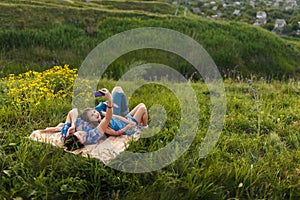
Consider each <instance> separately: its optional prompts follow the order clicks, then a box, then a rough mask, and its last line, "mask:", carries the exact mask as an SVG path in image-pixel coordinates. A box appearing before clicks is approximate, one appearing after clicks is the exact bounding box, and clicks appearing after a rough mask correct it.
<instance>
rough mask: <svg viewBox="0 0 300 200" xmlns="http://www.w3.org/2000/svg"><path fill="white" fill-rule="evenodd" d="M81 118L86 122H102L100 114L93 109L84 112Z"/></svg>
mask: <svg viewBox="0 0 300 200" xmlns="http://www.w3.org/2000/svg"><path fill="white" fill-rule="evenodd" d="M80 118H81V119H82V120H84V121H86V122H99V121H101V115H100V113H99V112H98V111H97V110H95V109H93V108H86V109H84V110H83V112H82V114H81V116H80Z"/></svg>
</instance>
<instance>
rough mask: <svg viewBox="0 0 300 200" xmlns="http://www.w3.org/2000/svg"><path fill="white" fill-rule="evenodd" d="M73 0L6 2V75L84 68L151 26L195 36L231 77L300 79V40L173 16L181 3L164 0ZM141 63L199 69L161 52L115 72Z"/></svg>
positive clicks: (139, 55) (0, 15)
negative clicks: (119, 40) (113, 44)
mask: <svg viewBox="0 0 300 200" xmlns="http://www.w3.org/2000/svg"><path fill="white" fill-rule="evenodd" d="M71 2H73V3H70V2H69V1H46V0H35V1H25V0H23V1H16V0H14V1H9V0H4V1H1V3H0V30H1V31H0V48H1V50H2V51H1V57H0V67H1V69H0V76H6V75H7V74H9V73H21V72H24V71H27V70H28V69H33V70H43V69H46V68H49V67H51V66H53V65H56V64H57V65H62V64H65V63H68V64H70V65H71V66H73V67H79V66H80V65H81V63H82V61H83V60H84V58H85V57H86V55H87V54H88V53H89V52H90V51H91V50H92V49H93V48H94V47H96V46H97V45H98V44H99V43H100V42H102V41H104V40H105V39H107V38H108V37H110V36H113V35H114V34H116V33H120V32H122V31H126V30H129V29H132V28H138V27H148V26H152V27H165V28H170V29H173V30H177V31H179V32H182V33H184V34H187V35H189V36H191V37H192V38H194V39H195V40H197V41H198V42H199V43H200V44H201V45H202V46H203V47H204V48H205V49H206V50H207V51H208V53H209V54H210V55H211V56H212V58H213V59H214V61H215V63H216V64H217V66H218V67H219V70H220V71H221V72H222V73H223V74H224V75H225V74H226V75H228V74H233V73H231V72H233V71H234V74H236V72H237V73H242V74H243V75H244V76H248V75H250V74H259V75H261V76H266V75H270V76H271V77H276V78H282V77H283V76H286V75H288V76H291V75H292V76H299V71H300V70H299V68H300V65H299V64H298V63H300V45H299V42H293V43H292V42H287V41H286V40H284V39H282V38H280V37H279V36H277V35H275V34H273V33H270V32H267V31H265V30H263V29H261V28H258V27H253V26H250V25H247V24H243V23H231V22H216V21H211V20H208V19H204V18H200V17H196V16H192V15H189V17H186V18H184V17H180V16H179V17H174V11H175V10H176V8H177V7H176V6H173V5H170V4H167V3H164V2H160V1H130V3H129V2H127V1H119V0H118V1H112V0H111V1H100V0H94V1H91V2H89V3H86V2H82V1H79V0H77V1H74V0H73V1H71ZM180 12H183V11H182V10H180ZM137 61H140V62H158V63H163V64H167V65H169V66H172V67H174V68H176V69H178V70H179V71H180V72H181V73H183V74H185V75H186V76H190V75H191V74H193V71H194V70H193V69H192V67H191V66H190V65H189V64H188V63H186V61H185V60H183V59H182V58H178V56H176V55H173V54H170V53H168V52H161V51H158V50H141V51H138V52H134V53H129V54H127V55H124V56H122V57H121V58H120V59H118V60H117V61H115V62H114V63H113V64H112V66H111V68H110V69H109V70H110V71H114V72H115V71H117V72H118V73H115V74H114V76H113V78H117V77H118V76H119V75H120V74H121V72H122V71H124V70H126V69H127V68H129V67H130V65H132V64H134V63H135V62H137ZM117 68H118V70H116V69H117ZM108 74H110V73H108Z"/></svg>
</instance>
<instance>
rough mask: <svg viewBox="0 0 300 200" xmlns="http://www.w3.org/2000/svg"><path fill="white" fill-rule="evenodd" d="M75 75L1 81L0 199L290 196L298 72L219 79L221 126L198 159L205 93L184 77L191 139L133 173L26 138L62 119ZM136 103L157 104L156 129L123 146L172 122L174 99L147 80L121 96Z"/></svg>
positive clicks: (141, 147)
mask: <svg viewBox="0 0 300 200" xmlns="http://www.w3.org/2000/svg"><path fill="white" fill-rule="evenodd" d="M76 74H77V70H76V69H75V68H74V69H70V68H69V67H68V65H65V66H53V67H52V68H50V69H47V70H45V71H41V72H34V71H27V72H25V73H21V74H18V75H14V74H11V75H9V76H7V77H4V78H2V79H1V80H0V91H1V93H0V99H1V101H0V103H1V104H0V124H1V127H0V180H1V181H0V199H299V197H300V150H299V147H300V107H299V104H300V99H299V95H300V82H299V81H298V80H293V79H290V80H286V81H277V80H268V81H266V79H265V78H264V77H259V78H257V77H255V76H252V77H249V78H248V79H240V80H234V79H232V78H230V77H227V78H226V79H224V85H225V91H226V99H227V100H226V101H227V102H226V104H227V105H226V107H227V112H226V116H225V123H224V128H223V130H222V132H221V136H220V138H219V139H218V142H217V144H216V146H215V147H214V148H213V150H212V151H211V152H210V153H209V154H208V155H207V156H206V157H204V158H203V157H201V156H200V154H199V151H200V146H201V143H202V142H203V139H204V137H205V134H206V131H207V126H208V124H209V120H210V106H209V105H210V95H211V94H210V93H209V91H208V90H207V87H206V85H205V84H204V83H203V82H200V81H199V82H192V81H191V82H190V85H191V87H192V88H193V89H194V91H195V92H196V96H197V100H198V106H199V108H200V116H199V124H198V131H197V135H196V137H195V139H194V140H193V142H192V145H191V146H190V147H189V148H188V150H187V151H186V152H185V153H184V154H183V155H182V156H181V157H179V159H177V160H176V161H175V162H173V163H172V164H170V165H168V166H166V167H164V168H162V169H160V170H157V171H153V172H148V173H140V174H135V173H126V172H121V171H118V170H114V169H112V168H109V167H107V166H105V165H104V164H102V163H101V162H100V161H99V160H97V159H93V158H84V157H81V156H79V155H73V154H70V153H66V152H65V151H64V150H63V149H61V148H56V147H53V146H51V145H48V144H43V143H38V142H35V141H32V140H30V139H28V136H29V135H30V133H31V132H32V131H33V130H36V129H42V128H45V127H47V126H55V125H56V124H58V123H59V122H62V121H64V119H65V116H66V114H67V113H68V111H69V110H70V109H71V108H72V106H71V100H72V92H73V85H74V80H75V79H76ZM115 84H116V81H114V80H110V79H106V78H103V79H101V80H100V81H99V84H98V87H99V88H101V87H107V88H108V89H110V90H111V89H112V88H113V87H114V86H115ZM139 102H144V103H145V104H146V105H147V107H148V108H150V107H151V106H152V105H154V104H158V103H159V104H160V105H162V106H164V108H165V110H166V114H167V120H166V123H165V124H164V127H163V128H162V129H161V130H160V131H159V132H157V133H156V134H155V136H153V137H151V138H141V139H140V140H138V141H135V142H132V143H131V144H130V147H129V148H128V149H127V151H132V152H150V151H155V150H158V149H160V148H163V147H164V146H165V145H167V144H168V143H169V142H170V141H172V139H173V138H174V136H175V135H176V133H177V131H178V128H179V124H178V121H179V120H180V118H181V117H182V116H180V113H179V112H178V107H179V102H178V100H177V98H176V97H175V96H174V95H173V94H172V92H171V91H169V90H167V89H165V88H164V87H162V86H160V85H157V84H146V85H144V86H143V87H141V88H139V89H138V90H136V91H135V93H134V94H133V95H132V96H131V97H130V102H129V107H130V108H133V107H134V106H135V105H136V104H137V103H139ZM95 103H97V102H95ZM150 121H151V116H150ZM191 123H193V122H191ZM150 124H151V123H150Z"/></svg>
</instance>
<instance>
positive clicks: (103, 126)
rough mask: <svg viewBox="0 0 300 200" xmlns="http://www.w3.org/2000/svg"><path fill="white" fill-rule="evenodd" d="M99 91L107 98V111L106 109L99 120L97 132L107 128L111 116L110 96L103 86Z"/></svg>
mask: <svg viewBox="0 0 300 200" xmlns="http://www.w3.org/2000/svg"><path fill="white" fill-rule="evenodd" d="M100 91H101V92H103V93H104V97H105V98H106V100H107V111H106V114H105V117H104V118H103V119H102V120H101V122H100V124H99V125H98V126H97V129H98V131H99V133H105V132H106V129H107V128H108V125H109V122H110V120H111V118H112V113H113V107H112V105H113V103H112V96H111V94H110V92H109V91H108V90H107V89H106V88H103V89H101V90H100Z"/></svg>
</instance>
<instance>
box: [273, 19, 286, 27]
mask: <svg viewBox="0 0 300 200" xmlns="http://www.w3.org/2000/svg"><path fill="white" fill-rule="evenodd" d="M285 26H286V21H285V20H284V19H276V21H275V24H274V29H283V28H284V27H285Z"/></svg>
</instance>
